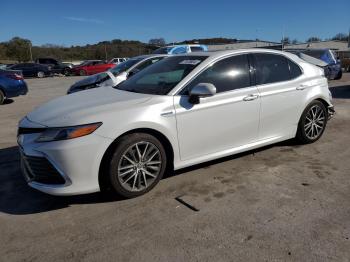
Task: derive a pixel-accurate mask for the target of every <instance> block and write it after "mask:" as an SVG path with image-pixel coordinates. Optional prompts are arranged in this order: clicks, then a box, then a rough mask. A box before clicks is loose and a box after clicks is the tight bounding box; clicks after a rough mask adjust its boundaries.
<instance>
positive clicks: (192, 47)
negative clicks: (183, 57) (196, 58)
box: [191, 46, 204, 52]
mask: <svg viewBox="0 0 350 262" xmlns="http://www.w3.org/2000/svg"><path fill="white" fill-rule="evenodd" d="M201 51H204V50H203V48H202V47H201V46H191V52H201Z"/></svg>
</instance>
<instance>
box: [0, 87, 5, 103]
mask: <svg viewBox="0 0 350 262" xmlns="http://www.w3.org/2000/svg"><path fill="white" fill-rule="evenodd" d="M4 102H5V95H4V93H3V92H2V91H1V90H0V105H2V104H3V103H4Z"/></svg>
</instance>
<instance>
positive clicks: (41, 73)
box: [37, 71, 45, 78]
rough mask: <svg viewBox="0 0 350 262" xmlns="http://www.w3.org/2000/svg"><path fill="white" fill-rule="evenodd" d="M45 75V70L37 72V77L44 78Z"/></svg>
mask: <svg viewBox="0 0 350 262" xmlns="http://www.w3.org/2000/svg"><path fill="white" fill-rule="evenodd" d="M44 76H45V73H44V72H43V71H39V72H38V73H37V77H39V78H43V77H44Z"/></svg>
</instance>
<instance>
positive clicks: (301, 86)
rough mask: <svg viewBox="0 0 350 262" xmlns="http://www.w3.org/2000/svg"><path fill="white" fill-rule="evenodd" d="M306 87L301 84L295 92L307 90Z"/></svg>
mask: <svg viewBox="0 0 350 262" xmlns="http://www.w3.org/2000/svg"><path fill="white" fill-rule="evenodd" d="M307 87H308V85H303V84H301V85H300V86H298V87H297V88H296V90H304V89H305V88H307Z"/></svg>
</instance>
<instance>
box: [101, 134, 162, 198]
mask: <svg viewBox="0 0 350 262" xmlns="http://www.w3.org/2000/svg"><path fill="white" fill-rule="evenodd" d="M166 165H167V157H166V152H165V150H164V147H163V145H162V144H161V143H160V142H159V140H158V139H156V138H155V137H154V136H152V135H149V134H145V133H135V134H130V135H126V136H124V137H123V138H121V139H120V141H119V142H118V146H117V148H116V150H115V152H114V154H113V156H112V159H111V162H110V165H109V172H108V175H109V181H110V183H111V185H112V188H113V189H114V191H115V192H116V193H117V194H119V195H121V196H123V197H126V198H132V197H137V196H140V195H143V194H145V193H147V192H148V191H150V190H151V189H152V188H153V187H154V186H155V185H156V184H157V183H158V182H159V180H160V179H161V178H162V177H163V174H164V173H165V170H166Z"/></svg>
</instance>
